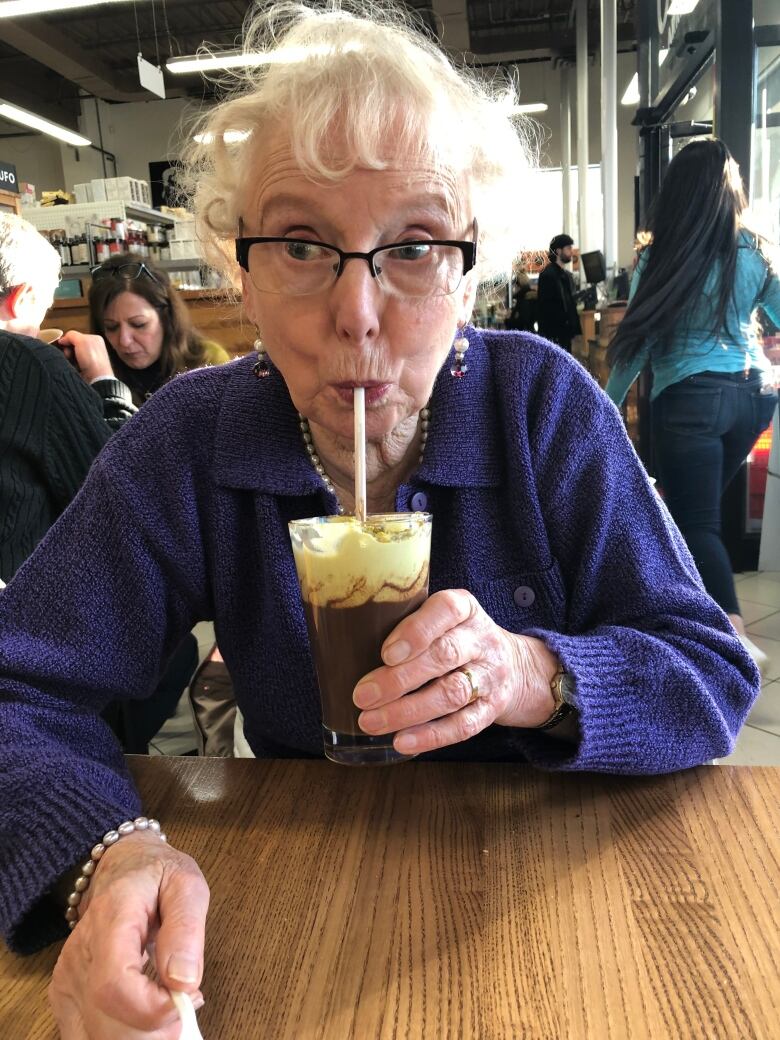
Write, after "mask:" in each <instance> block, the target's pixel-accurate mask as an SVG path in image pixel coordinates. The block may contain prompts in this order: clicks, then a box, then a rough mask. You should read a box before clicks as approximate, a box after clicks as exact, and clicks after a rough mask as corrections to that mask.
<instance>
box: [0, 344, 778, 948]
mask: <svg viewBox="0 0 780 1040" xmlns="http://www.w3.org/2000/svg"><path fill="white" fill-rule="evenodd" d="M468 338H469V342H470V345H471V346H470V350H469V353H468V361H469V365H468V376H467V377H466V378H464V379H457V380H456V379H453V378H452V377H451V376H450V371H449V370H450V365H451V363H452V362H451V357H452V354H450V358H449V359H448V360H447V361H446V362H445V364H444V365H443V367H442V370H441V372H440V373H439V376H438V377H437V380H436V384H435V386H434V390H433V395H432V398H431V408H432V417H431V424H430V429H429V436H428V442H427V446H426V451H425V456H424V458H423V461H422V463H421V465H420V467H419V469H418V470H416V471H415V472H414V473H413V474H412V475H411V476H410V478H409V480H408V482H407V483H405V484H402V485H401V486H400V487H399V488H398V492H397V496H396V508H397V509H398V510H409V509H428V510H430V512H432V513H433V518H434V519H433V539H432V547H431V591H432V592H436V591H438V590H440V589H447V588H463V589H469V590H470V591H471V592H472V593H473V595H474V596H475V597H476V598H477V600H478V601H479V602H480V603H481V604H482V606H483V608H484V609H485V610H486V611H487V612H488V613H489V614H490V616H491V617H492V618H493V619H494V620H495V621H496V622H497V623H498V624H499V625H501V626H502V627H504V628H505V629H508V630H510V631H512V632H525V633H528V634H532V635H537V636H539V637H540V638H541V639H543V640H544V641H545V642H546V643H547V644H548V645H549V646H550V647H551V648H552V649H553V650H554V651H555V652H556V653H557V654H558V655H559V657H560V659H561V660H562V661H563V663H564V664H565V666H566V668H567V669H568V671H569V672H570V673H571V674H572V675H573V676H574V680H575V685H576V698H577V703H578V708H579V721H580V729H581V739H580V740H579V743H578V744H576V745H571V744H567V743H565V742H563V741H560V740H556V739H554V737H553V736H551V735H549V734H547V733H544V732H538V731H535V730H527V729H519V728H517V729H516V728H509V727H502V726H490V727H489V728H488V729H487V730H485V731H484V732H482V733H480V734H479V735H478V736H476V737H474V738H472V739H470V740H468V741H466V742H465V743H462V744H458V745H456V746H454V747H449V748H445V749H443V750H442V751H440V752H437V753H435V754H433V755H425V756H421V757H422V758H450V759H471V760H483V761H484V760H489V759H494V760H495V759H503V760H507V759H514V760H516V761H529V762H532V763H533V764H534V765H537V766H541V767H544V768H546V769H563V770H574V769H576V770H600V771H606V772H614V773H660V772H665V771H668V770H674V769H683V768H686V767H688V766H693V765H697V764H699V763H701V762H704V761H706V760H707V759H710V758H713V757H715V756H718V755H725V754H728V753H729V751H730V750H731V748H732V747H733V745H734V740H735V738H736V735H737V733H738V731H739V728H740V726H741V725H742V723H743V721H744V719H745V716H746V714H747V712H748V710H749V708H750V706H751V704H752V702H753V700H754V698H755V696H756V694H757V693H758V690H759V686H760V683H759V676H758V672H757V671H756V668H755V666H754V665H753V663H752V661H751V660H750V658H749V656H748V655H747V653H746V651H745V650H744V648H743V647H742V645H741V644H740V642H739V640H738V639H737V638H736V636H735V634H734V630H733V629H732V628H731V626H730V624H729V622H728V620H727V618H726V616H725V615H724V614H723V612H722V611H721V610H720V609H719V608H718V607H717V606H716V604H715V603H714V602H713V601H712V600H711V599H710V597H709V596H708V595H707V593H706V592H705V591H704V589H703V587H702V584H701V581H700V579H699V576H698V574H697V573H696V569H695V567H694V565H693V561H692V559H691V556H690V554H689V552H688V550H687V548H686V546H685V543H684V542H683V540H682V538H681V536H680V534H679V532H678V531H677V529H676V527H675V526H674V523H673V521H672V520H671V518H670V516H669V513H668V511H667V510H666V509H665V507H664V506H663V503H662V502H661V500H660V499H659V498H658V496H657V495H656V493H655V491H654V490H653V488H652V487H651V485H650V483H649V481H648V479H647V475H646V473H645V471H644V469H643V468H642V466H641V464H640V463H639V461H638V459H637V457H636V455H635V454H634V451H633V449H632V447H631V445H630V443H629V441H628V438H627V437H626V433H625V429H624V427H623V423H622V421H621V419H620V415H619V413H618V411H617V409H616V408H615V406H614V405H613V404H612V402H611V401H610V400H609V399H608V398H607V397H606V396H605V395H604V394H603V393H602V392H601V391H600V390H599V389H598V387H597V386H596V384H595V383H594V382H593V380H592V379H591V378H590V376H589V375H588V374H587V372H585V370H584V369H583V368H582V367H581V366H580V365H579V364H578V363H577V362H576V361H575V360H574V359H573V358H571V357H570V356H568V355H567V354H565V353H564V352H563V351H562V350H559V349H557V348H556V347H552V346H550V345H549V344H547V343H544V342H543V341H542V340H540V339H538V338H536V337H534V336H528V335H526V336H521V335H512V334H509V333H492V334H489V333H483V334H481V333H479V332H475V331H474V330H473V329H469V330H468ZM253 364H254V360H253V359H252V358H251V357H250V358H244V359H242V360H240V361H236V362H233V363H232V364H229V365H223V366H221V367H218V368H210V369H204V370H201V371H198V372H192V373H189V374H186V375H183V376H179V377H178V378H177V379H175V380H174V381H173V382H172V383H170V384H169V385H168V386H166V387H164V388H163V389H162V390H160V391H159V392H158V393H157V394H155V396H154V397H153V398H152V399H151V400H150V401H149V402H148V403H147V404H145V405H144V407H143V408H141V409H140V410H139V412H138V415H136V416H135V417H134V418H133V419H132V420H131V421H130V422H129V423H128V424H127V425H126V426H125V427H124V428H123V429H122V430H120V431H119V433H117V434H116V436H115V437H113V438H112V439H111V442H110V443H109V444H108V445H107V447H106V448H105V450H104V451H103V452H102V453H101V455H100V457H99V459H98V460H97V462H96V463H95V465H94V466H93V468H92V471H91V473H90V475H89V477H88V478H87V481H86V484H85V486H84V488H83V490H82V491H81V493H80V494H79V495H78V496H77V498H76V500H75V501H74V502H73V503H72V505H71V506H70V508H69V509H68V510H66V512H65V514H64V515H63V516H62V517H61V519H60V520H59V521H58V522H57V524H55V526H54V527H53V528H52V530H51V531H50V532H49V534H48V535H47V536H46V538H45V539H44V541H43V542H42V544H41V545H40V546H39V548H38V550H37V552H35V553H34V554H33V556H32V557H31V559H29V560H28V561H27V563H26V564H25V565H24V566H23V567H22V568H21V570H20V571H19V574H18V575H17V576H16V578H15V580H14V581H13V582H12V583H11V584H10V585H9V587H8V588H7V589H6V590H5V591H4V592H3V593H2V595H0V691H2V696H0V928H2V931H3V933H4V934H5V936H6V938H7V939H8V941H9V942H11V944H12V945H14V946H15V947H16V948H17V949H31V948H34V947H35V946H37V945H40V944H42V943H44V942H46V941H49V940H51V939H52V938H54V937H55V936H58V935H61V934H63V930H64V922H63V917H62V913H61V910H60V911H58V910H57V909H56V908H55V907H54V906H53V905H52V904H47V900H45V899H42V895H43V893H44V892H45V891H46V889H47V887H48V886H49V885H51V883H52V882H53V881H54V880H55V879H56V878H59V877H60V876H61V875H62V874H63V873H64V872H65V871H66V870H67V869H68V868H70V867H71V866H72V865H73V864H74V863H78V862H80V860H83V859H84V858H85V857H86V856H87V855H88V852H89V849H90V848H91V847H92V845H94V844H95V842H96V841H97V840H98V839H99V837H100V836H101V835H102V834H103V833H104V832H105V831H107V830H108V829H109V828H110V827H113V826H116V824H118V823H120V822H121V821H122V820H125V819H128V818H132V817H134V816H137V815H138V813H139V810H140V808H141V806H140V803H139V799H138V795H137V793H136V791H135V788H134V786H133V783H132V781H131V779H130V777H129V775H128V771H127V768H126V765H125V762H124V760H123V757H122V754H121V750H120V748H119V747H118V745H117V743H116V741H115V740H114V738H113V736H112V734H111V733H110V732H109V730H108V728H107V727H106V725H105V724H104V723H103V722H102V720H101V719H100V716H99V711H100V709H101V708H102V707H104V705H105V704H106V703H107V702H108V701H110V700H113V699H115V698H119V697H141V696H145V695H147V694H148V693H149V691H150V690H151V689H152V688H153V686H154V683H155V681H156V675H157V673H158V671H159V669H160V661H161V659H163V658H164V657H165V656H166V655H168V654H170V652H171V651H172V650H173V648H174V647H175V646H176V645H177V644H178V643H179V641H180V640H181V638H182V636H183V635H184V634H185V633H186V632H187V631H189V629H190V628H191V627H192V626H193V624H194V623H195V622H196V621H199V620H202V619H212V618H213V619H214V620H215V625H216V631H217V637H218V640H219V646H220V649H221V651H222V654H223V656H224V658H225V662H226V664H227V666H228V668H229V669H230V673H231V675H232V677H233V680H234V683H235V692H236V699H237V702H238V705H239V707H240V709H241V711H242V712H243V715H244V719H245V733H246V737H247V739H248V741H249V744H250V746H251V748H252V750H253V751H254V753H255V754H256V755H258V756H266V757H285V756H286V757H300V756H310V755H317V756H321V755H322V735H321V726H320V720H321V715H320V706H319V696H318V692H317V682H316V678H315V673H314V663H313V660H312V655H311V652H310V649H309V641H308V637H307V633H306V622H305V618H304V613H303V607H302V604H301V597H300V592H299V588H298V581H297V578H296V572H295V564H294V561H293V557H292V551H291V547H290V539H289V533H288V528H287V523H288V521H289V520H291V519H293V518H301V517H307V516H315V515H320V514H323V513H335V511H336V505H337V503H336V500H335V498H334V497H333V495H332V494H330V493H328V492H327V491H326V490H325V488H324V486H323V484H322V480H321V478H320V477H319V476H318V474H317V473H316V472H315V470H314V469H313V467H312V464H311V460H310V459H309V457H308V455H307V453H306V450H305V446H304V443H303V440H302V438H301V432H300V428H299V423H298V416H297V414H296V410H295V407H294V405H293V403H292V401H291V400H290V395H289V393H288V391H287V388H286V386H285V385H284V383H283V381H282V378H281V376H280V374H279V372H278V371H276V370H272V372H271V374H270V376H269V378H267V379H261V380H258V379H256V378H255V377H254V376H253V375H252V366H253ZM397 768H400V769H402V768H404V767H403V766H398V767H397ZM353 775H354V782H355V784H356V785H358V786H359V785H360V782H361V781H360V772H359V770H357V771H355V773H354V774H353ZM163 822H164V825H165V829H166V831H167V832H168V833H169V834H170V835H171V840H172V842H173V843H176V841H177V821H176V819H175V818H171V819H166V820H164V821H163ZM219 822H220V821H219V820H217V819H216V818H214V820H213V825H214V826H215V827H218V826H219Z"/></svg>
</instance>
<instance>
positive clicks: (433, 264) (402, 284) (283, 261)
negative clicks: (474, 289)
mask: <svg viewBox="0 0 780 1040" xmlns="http://www.w3.org/2000/svg"><path fill="white" fill-rule="evenodd" d="M353 260H354V261H356V262H358V263H361V262H362V261H361V260H360V259H359V258H353V259H352V260H347V261H346V263H351V262H353ZM339 263H340V257H339V254H338V253H337V252H336V251H335V250H333V249H330V248H328V247H327V246H324V245H320V244H319V243H317V242H306V241H302V240H290V241H287V242H255V243H254V245H252V247H251V248H250V250H249V275H250V277H251V279H252V283H253V285H254V286H255V288H256V289H258V290H259V291H260V292H269V293H281V294H288V295H297V296H303V295H308V294H310V293H316V292H321V291H322V290H323V289H327V288H328V287H329V286H331V285H332V284H333V283H334V282H335V281H336V278H337V276H338V270H339ZM374 272H375V274H376V278H377V281H378V282H379V284H380V285H381V286H382V288H383V289H385V290H387V291H388V292H392V293H395V294H397V295H399V296H416V297H421V296H446V295H449V294H450V293H452V292H454V291H455V290H456V289H457V287H458V285H459V284H460V281H461V279H462V277H463V254H462V252H461V251H460V249H458V248H457V246H442V245H434V244H428V243H422V244H420V243H415V244H412V243H408V244H405V243H400V244H399V245H395V246H389V247H388V248H387V249H382V250H380V251H379V252H378V253H376V254H375V256H374Z"/></svg>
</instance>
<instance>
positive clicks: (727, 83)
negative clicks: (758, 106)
mask: <svg viewBox="0 0 780 1040" xmlns="http://www.w3.org/2000/svg"><path fill="white" fill-rule="evenodd" d="M717 62H718V90H717V97H716V99H715V132H716V133H717V135H718V137H719V138H720V139H721V140H722V141H723V142H724V143H725V144H726V145H727V146H728V148H729V150H730V151H731V154H732V155H733V156H734V158H735V159H736V161H737V162H738V163H739V168H740V171H741V173H742V179H743V181H744V183H745V187H746V188H747V186H748V184H749V183H750V144H751V135H752V129H751V128H752V123H753V76H752V75H751V74H750V70H751V69H752V68H753V0H721V5H720V19H719V25H718V39H717Z"/></svg>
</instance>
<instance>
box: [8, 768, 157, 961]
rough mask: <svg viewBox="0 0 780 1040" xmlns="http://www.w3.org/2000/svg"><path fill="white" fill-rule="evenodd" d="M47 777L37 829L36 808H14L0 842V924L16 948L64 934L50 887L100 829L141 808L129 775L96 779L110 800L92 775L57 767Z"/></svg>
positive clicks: (29, 948)
mask: <svg viewBox="0 0 780 1040" xmlns="http://www.w3.org/2000/svg"><path fill="white" fill-rule="evenodd" d="M95 768H97V770H98V771H101V770H100V767H93V769H95ZM47 780H48V782H46V783H45V785H44V786H45V789H46V800H47V812H46V817H45V829H44V830H43V831H42V830H41V822H42V819H43V818H42V817H41V815H40V812H38V813H36V812H30V813H22V812H19V813H17V814H15V821H14V829H15V832H16V833H15V834H14V840H13V841H7V842H5V841H4V842H3V845H4V846H5V848H4V850H3V853H4V856H3V858H4V863H3V869H2V871H1V872H0V929H1V930H2V933H3V935H4V936H5V938H6V941H7V943H8V945H9V947H10V948H11V949H12V950H14V951H15V952H18V953H33V952H34V951H35V950H38V949H40V948H41V947H43V946H46V945H47V944H48V943H50V942H54V941H55V940H57V939H59V938H62V937H63V936H64V935H65V934H66V925H65V917H64V914H65V909H64V907H59V906H57V905H55V903H54V900H53V898H52V897H51V896H50V894H49V893H50V890H51V888H52V887H53V886H54V885H55V884H56V883H57V882H58V881H59V880H60V878H61V877H62V876H63V875H64V874H65V873H66V872H67V871H69V870H71V869H73V868H74V867H76V866H78V865H79V864H80V863H83V862H84V861H85V860H86V859H88V857H89V853H90V850H91V849H92V847H93V846H94V845H96V844H97V842H99V841H100V839H101V838H102V836H103V835H104V834H105V833H106V831H109V830H112V829H113V828H115V827H117V826H118V825H119V824H120V823H122V822H123V821H124V820H128V819H134V818H135V817H136V816H138V815H139V814H140V809H141V805H140V799H139V796H138V793H137V792H136V790H135V788H134V786H133V783H132V781H131V779H130V778H129V776H127V777H122V778H119V777H117V775H116V774H115V773H114V774H112V777H111V780H110V781H108V782H107V783H106V784H105V785H102V786H104V787H113V788H114V792H113V793H114V797H113V798H112V799H110V800H109V799H106V797H105V791H100V788H101V784H100V783H99V778H98V777H93V780H94V781H97V782H94V783H91V784H86V783H84V782H83V777H82V780H81V782H77V778H76V777H75V776H73V777H71V779H70V782H69V781H68V780H64V778H63V777H62V773H61V771H59V770H52V773H51V775H50V776H49V777H48V778H47ZM118 781H119V782H118ZM42 782H43V778H42ZM117 788H119V790H117ZM27 820H30V821H33V820H34V821H37V825H36V826H32V825H29V826H28V824H27Z"/></svg>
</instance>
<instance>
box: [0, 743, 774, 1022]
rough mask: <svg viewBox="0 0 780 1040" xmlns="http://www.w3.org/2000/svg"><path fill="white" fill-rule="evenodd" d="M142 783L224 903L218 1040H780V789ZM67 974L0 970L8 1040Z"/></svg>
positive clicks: (325, 776) (217, 962)
mask: <svg viewBox="0 0 780 1040" xmlns="http://www.w3.org/2000/svg"><path fill="white" fill-rule="evenodd" d="M132 769H133V772H134V773H135V775H136V777H137V779H138V782H139V785H140V788H141V791H142V793H143V795H144V802H145V805H146V807H147V809H148V811H149V812H151V813H154V814H155V815H157V816H159V817H160V818H161V819H162V820H163V821H164V824H165V827H166V830H167V831H168V834H169V836H170V838H171V840H172V841H173V842H174V843H175V844H177V845H178V846H180V847H181V848H183V849H186V850H188V851H189V852H191V853H192V854H193V855H194V856H195V857H196V859H197V860H198V861H199V862H200V864H201V866H202V867H203V870H204V872H205V874H206V877H207V878H208V879H209V880H210V882H211V884H212V909H211V913H210V917H209V926H208V933H207V951H206V974H205V981H204V986H203V989H204V993H205V996H206V1005H205V1007H204V1008H203V1010H202V1011H201V1012H200V1013H199V1019H200V1022H201V1027H202V1029H203V1033H204V1036H205V1038H206V1040H255V1038H257V1040H282V1038H284V1040H286V1038H290V1040H293V1038H294V1040H309V1038H315V1037H317V1038H320V1037H322V1038H327V1040H346V1038H355V1040H367V1038H377V1040H380V1038H381V1040H384V1038H391V1037H393V1038H408V1040H445V1038H447V1040H450V1038H451V1040H471V1038H475V1040H492V1038H502V1040H503V1038H511V1040H518V1038H534V1040H536V1038H540V1040H574V1038H587V1040H607V1038H616V1040H617V1038H620V1040H627V1038H632V1040H633V1038H640V1037H658V1038H663V1040H670V1038H675V1040H677V1038H686V1040H687V1038H691V1040H693V1038H695V1040H700V1038H705V1037H706V1038H708V1040H712V1038H721V1037H723V1038H729V1040H733V1038H740V1040H743V1038H748V1037H753V1038H767V1040H768V1038H772V1037H774V1038H776V1037H778V1036H780V899H779V898H778V886H779V885H780V809H779V805H780V769H770V768H766V769H748V768H738V767H703V768H700V769H696V770H693V771H690V772H686V773H680V774H676V775H673V776H666V777H645V778H623V777H601V776H593V775H557V774H556V775H547V774H544V773H540V772H536V771H534V770H532V769H530V768H528V767H524V766H512V765H485V766H483V765H444V764H423V763H419V764H408V765H402V766H396V767H391V768H387V769H377V770H369V769H364V770H350V769H345V768H343V767H339V766H335V765H331V764H329V763H324V762H254V761H233V760H221V759H212V760H208V759H205V760H204V759H201V760H198V759H171V758H151V759H148V758H138V759H134V760H132ZM56 956H57V949H56V948H54V949H51V950H48V951H45V952H44V953H42V954H39V955H37V956H35V957H33V958H28V959H22V958H18V957H13V956H11V955H10V954H8V953H3V954H2V956H0V980H2V985H0V1036H2V1037H3V1038H4V1040H43V1038H50V1037H53V1036H54V1029H53V1025H52V1021H51V1017H50V1015H49V1012H48V1009H47V1007H46V1003H45V990H46V984H47V978H48V975H49V972H50V971H51V968H52V965H53V963H54V961H55V959H56ZM232 1016H235V1018H234V1019H233V1024H232V1025H229V1023H230V1021H231V1018H232ZM118 1040H119V1038H118Z"/></svg>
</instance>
